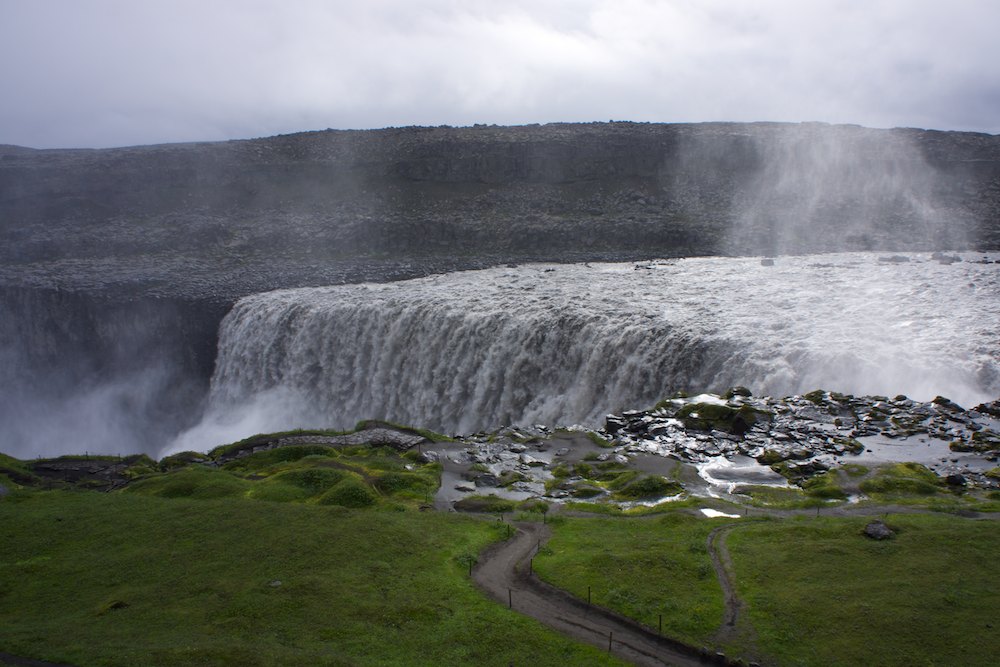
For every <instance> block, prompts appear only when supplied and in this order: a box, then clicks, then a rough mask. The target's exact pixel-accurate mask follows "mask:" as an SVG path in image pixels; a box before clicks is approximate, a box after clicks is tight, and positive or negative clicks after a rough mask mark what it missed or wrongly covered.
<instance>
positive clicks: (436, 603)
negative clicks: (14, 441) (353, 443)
mask: <svg viewBox="0 0 1000 667" xmlns="http://www.w3.org/2000/svg"><path fill="white" fill-rule="evenodd" d="M197 474H201V473H197ZM215 474H219V475H225V474H227V473H224V472H218V473H215ZM500 537H502V535H501V532H500V530H499V529H498V528H497V527H496V526H495V522H482V521H477V520H473V519H470V518H466V517H462V516H456V515H454V514H451V515H447V514H437V513H433V512H426V513H421V512H407V513H394V512H371V511H354V510H348V509H344V508H341V507H322V506H316V505H307V504H278V503H261V502H247V501H245V500H242V499H220V500H211V499H209V500H192V499H188V498H171V499H164V498H159V497H153V496H146V495H142V494H136V493H111V494H103V493H70V492H32V493H30V494H29V496H28V498H27V499H26V500H22V501H21V502H18V503H8V502H0V628H3V632H0V651H4V652H8V653H12V654H15V655H22V656H27V657H33V658H36V659H44V660H49V661H53V662H65V663H69V664H76V665H195V664H197V665H508V664H517V665H524V664H533V665H535V664H537V665H553V666H557V665H558V666H562V665H570V664H571V665H577V664H582V665H604V664H620V663H618V662H616V661H614V660H613V659H610V658H608V657H607V656H606V655H605V654H604V652H602V651H600V650H599V649H595V648H592V647H589V646H584V645H580V644H577V643H574V642H570V641H568V640H566V639H564V638H562V637H561V636H559V635H557V634H556V633H554V632H551V631H549V630H547V629H545V628H544V627H543V626H541V625H540V624H538V623H536V622H535V621H533V620H531V619H528V618H526V617H524V616H521V615H519V614H517V613H515V612H511V611H508V610H507V609H505V608H504V607H503V606H502V605H498V604H496V603H494V602H492V601H490V600H488V599H487V598H486V597H485V596H484V595H483V594H482V593H481V592H480V591H479V590H477V589H476V588H475V587H474V586H473V585H472V583H471V582H470V580H469V578H468V568H467V565H466V566H463V565H462V562H461V561H460V557H461V556H462V555H463V554H478V553H479V552H480V550H481V549H482V548H483V547H484V546H485V545H486V544H487V543H489V542H490V541H492V540H494V539H498V538H500Z"/></svg>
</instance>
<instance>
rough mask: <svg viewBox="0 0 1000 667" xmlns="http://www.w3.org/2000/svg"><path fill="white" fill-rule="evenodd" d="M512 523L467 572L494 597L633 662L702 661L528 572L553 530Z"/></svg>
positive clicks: (688, 665)
mask: <svg viewBox="0 0 1000 667" xmlns="http://www.w3.org/2000/svg"><path fill="white" fill-rule="evenodd" d="M515 526H516V527H517V529H518V530H517V533H515V535H514V537H512V538H511V539H509V540H507V541H506V542H500V543H497V544H494V545H493V546H491V547H490V548H489V549H487V550H486V551H485V552H483V554H482V555H481V556H480V560H479V563H478V564H477V565H476V566H475V567H474V568H473V571H472V578H473V580H474V581H475V582H476V584H477V585H478V586H479V587H480V588H482V589H483V590H484V591H486V593H487V594H488V595H489V596H490V597H492V598H493V599H494V600H496V601H497V602H500V603H501V604H503V605H509V606H510V607H511V608H512V609H513V610H514V611H518V612H520V613H522V614H526V615H528V616H531V617H533V618H535V619H537V620H539V621H541V622H542V623H544V624H545V625H547V626H549V627H550V628H553V629H554V630H557V631H559V632H561V633H563V634H565V635H567V636H569V637H573V638H574V639H578V640H580V641H584V642H587V643H589V644H593V645H594V646H599V647H601V648H602V649H605V650H609V652H610V653H611V654H612V655H614V656H616V657H618V658H622V659H624V660H628V661H629V662H632V663H634V664H636V665H650V666H653V667H662V666H663V665H675V666H677V667H695V666H700V665H705V664H706V662H707V661H706V660H704V659H703V658H702V654H701V653H700V652H699V651H698V649H696V648H694V647H692V646H688V645H686V644H682V643H680V642H678V641H675V640H672V639H669V638H667V637H663V636H660V635H658V634H656V633H655V632H653V631H652V630H650V629H648V628H646V627H644V626H642V625H640V624H638V623H636V622H634V621H632V620H630V619H627V618H625V617H624V616H621V615H619V614H616V613H614V612H612V611H609V610H607V609H603V608H601V607H597V606H593V605H588V604H587V603H586V602H584V601H583V600H579V599H577V598H575V597H573V596H572V595H570V594H569V593H566V592H565V591H563V590H561V589H559V588H556V587H555V586H552V585H550V584H547V583H545V582H543V581H542V580H540V579H539V578H538V577H536V576H535V575H534V574H533V573H531V572H530V559H531V558H532V557H533V556H534V555H535V553H536V552H537V550H538V548H539V547H540V546H541V545H542V544H544V543H545V542H546V541H547V540H548V539H549V537H550V536H551V532H552V531H551V529H550V528H549V527H548V526H546V525H544V524H539V523H529V522H520V523H517V524H515ZM609 647H610V649H609ZM705 657H706V658H707V657H708V656H705ZM711 657H712V658H713V659H714V658H715V656H714V655H713V656H711ZM713 661H714V660H713ZM714 664H726V663H725V662H718V661H714Z"/></svg>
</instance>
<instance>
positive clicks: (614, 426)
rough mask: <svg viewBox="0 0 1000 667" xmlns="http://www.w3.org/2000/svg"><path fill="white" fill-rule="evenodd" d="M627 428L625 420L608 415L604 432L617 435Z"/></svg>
mask: <svg viewBox="0 0 1000 667" xmlns="http://www.w3.org/2000/svg"><path fill="white" fill-rule="evenodd" d="M624 426H625V420H624V419H622V418H621V417H616V416H615V415H608V416H607V417H605V418H604V431H605V433H608V434H613V433H617V432H618V431H620V430H622V428H624Z"/></svg>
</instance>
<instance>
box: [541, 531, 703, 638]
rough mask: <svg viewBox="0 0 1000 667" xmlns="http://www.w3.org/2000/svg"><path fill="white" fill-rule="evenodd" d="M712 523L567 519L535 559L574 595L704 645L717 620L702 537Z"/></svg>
mask: <svg viewBox="0 0 1000 667" xmlns="http://www.w3.org/2000/svg"><path fill="white" fill-rule="evenodd" d="M716 525H718V523H717V522H714V521H709V520H704V519H699V518H697V517H694V516H690V515H687V514H682V513H679V512H671V513H668V514H664V515H663V516H661V517H658V518H649V519H599V518H595V519H579V518H577V519H566V520H565V521H564V522H561V523H559V524H557V525H556V526H555V529H554V535H553V538H552V539H551V540H550V541H549V543H548V545H547V547H546V548H545V549H543V550H542V553H541V554H539V555H538V556H537V557H536V558H535V560H534V567H535V571H536V572H538V573H539V574H540V576H541V577H542V578H543V579H545V580H546V581H549V582H551V583H553V584H555V585H556V586H559V587H560V588H564V589H566V590H568V591H570V592H571V593H573V594H574V595H576V596H577V597H579V598H581V599H584V600H586V599H587V587H588V586H589V587H590V589H591V598H592V601H593V602H594V603H595V604H600V605H602V606H605V607H609V608H611V609H614V610H615V611H618V612H620V613H623V614H625V615H626V616H630V617H631V618H634V619H636V620H638V621H640V622H642V623H644V624H646V625H648V626H650V627H652V628H654V629H658V624H659V617H660V615H662V616H663V628H664V632H666V633H668V634H670V635H671V636H674V637H678V638H682V639H684V640H686V641H689V642H693V643H696V644H697V645H701V644H703V643H704V642H706V640H707V639H708V638H709V637H710V635H711V634H712V633H713V632H714V631H715V630H716V628H718V626H719V624H720V623H721V622H722V591H721V589H720V588H719V584H718V582H717V580H716V578H715V574H714V571H713V569H712V565H711V561H710V559H709V556H708V551H707V549H706V547H705V541H706V538H707V536H708V533H709V532H710V531H711V530H712V528H714V527H715V526H716Z"/></svg>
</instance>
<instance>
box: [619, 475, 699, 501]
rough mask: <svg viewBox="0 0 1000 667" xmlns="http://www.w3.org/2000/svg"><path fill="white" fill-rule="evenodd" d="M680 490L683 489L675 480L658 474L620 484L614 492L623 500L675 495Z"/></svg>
mask: <svg viewBox="0 0 1000 667" xmlns="http://www.w3.org/2000/svg"><path fill="white" fill-rule="evenodd" d="M681 491H683V487H682V486H681V485H680V484H678V483H677V482H672V481H670V480H668V479H665V478H663V477H660V476H659V475H650V476H648V477H643V478H641V479H636V480H634V481H631V482H629V483H628V484H626V485H624V486H622V487H621V488H620V489H619V490H618V491H617V492H616V493H615V497H616V498H620V499H625V500H651V499H654V498H663V497H666V496H675V495H677V494H678V493H680V492H681Z"/></svg>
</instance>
